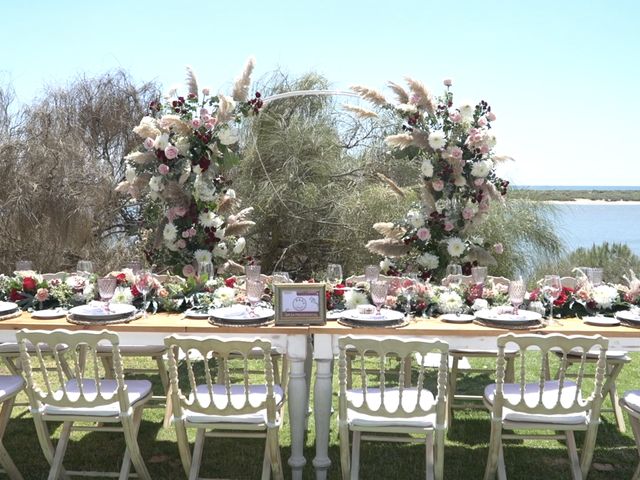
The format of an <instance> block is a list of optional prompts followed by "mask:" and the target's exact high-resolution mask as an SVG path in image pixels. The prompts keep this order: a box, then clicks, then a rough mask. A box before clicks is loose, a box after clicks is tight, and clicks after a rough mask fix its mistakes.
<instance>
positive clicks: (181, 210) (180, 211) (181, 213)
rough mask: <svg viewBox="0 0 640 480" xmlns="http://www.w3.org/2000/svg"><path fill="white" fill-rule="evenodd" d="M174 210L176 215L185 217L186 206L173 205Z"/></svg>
mask: <svg viewBox="0 0 640 480" xmlns="http://www.w3.org/2000/svg"><path fill="white" fill-rule="evenodd" d="M173 210H174V212H176V217H184V214H185V213H187V209H186V208H184V207H173Z"/></svg>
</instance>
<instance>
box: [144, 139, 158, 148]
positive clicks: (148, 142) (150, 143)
mask: <svg viewBox="0 0 640 480" xmlns="http://www.w3.org/2000/svg"><path fill="white" fill-rule="evenodd" d="M154 143H155V140H154V139H153V138H151V137H147V138H145V139H144V142H142V144H143V145H144V148H146V149H147V150H153V144H154Z"/></svg>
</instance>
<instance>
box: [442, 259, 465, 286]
mask: <svg viewBox="0 0 640 480" xmlns="http://www.w3.org/2000/svg"><path fill="white" fill-rule="evenodd" d="M446 278H447V281H448V282H449V285H450V286H458V285H460V282H461V281H462V266H460V265H458V264H457V263H450V264H449V265H447V276H446Z"/></svg>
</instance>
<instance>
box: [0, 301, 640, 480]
mask: <svg viewBox="0 0 640 480" xmlns="http://www.w3.org/2000/svg"><path fill="white" fill-rule="evenodd" d="M559 322H560V323H559V324H558V325H553V326H548V327H546V328H544V329H540V330H535V331H533V332H535V333H537V334H540V335H546V334H549V333H554V332H557V333H564V334H566V335H578V334H582V335H594V334H602V335H605V336H606V337H607V338H609V341H610V348H611V349H620V350H630V351H640V329H635V328H629V327H623V326H617V327H595V326H590V325H587V324H584V323H583V322H582V321H580V320H578V319H563V320H560V321H559ZM22 328H28V329H45V330H53V329H56V328H65V329H68V330H88V329H91V330H101V329H105V328H106V329H108V330H111V331H114V332H117V333H118V335H119V336H120V343H121V344H122V345H161V344H163V342H164V337H165V336H167V335H170V334H174V333H175V334H185V335H194V336H204V335H224V336H234V337H237V336H251V337H256V336H260V337H263V338H268V339H269V340H271V342H272V344H273V345H274V346H275V347H276V348H278V349H279V350H281V351H282V352H283V353H285V354H286V355H287V357H288V359H289V363H290V371H289V372H290V373H289V375H290V377H289V378H290V380H289V389H288V392H287V393H288V412H289V422H290V429H291V457H290V458H289V460H288V463H289V466H290V467H291V469H292V478H293V479H294V480H299V479H301V478H302V471H303V469H304V466H305V464H306V460H305V458H304V455H303V447H304V431H305V423H306V415H307V412H308V409H307V407H308V404H307V394H308V386H307V385H308V383H307V382H308V378H307V376H308V371H309V369H308V368H306V367H305V365H308V364H309V363H308V360H310V359H311V358H313V361H314V362H315V364H316V379H315V384H314V407H313V411H314V420H315V426H316V456H315V458H314V460H313V466H314V468H315V471H316V478H318V479H325V478H326V477H327V471H328V469H329V467H330V466H331V461H330V460H329V455H328V451H329V428H330V419H331V402H332V376H333V371H332V369H333V361H332V360H333V359H334V357H335V355H337V353H338V349H337V339H338V337H340V336H341V335H347V334H351V335H366V336H385V337H389V336H393V337H396V336H397V337H404V338H407V337H423V338H424V337H428V338H439V339H441V340H444V341H446V342H448V343H449V345H450V347H451V348H456V349H491V348H495V339H496V337H498V336H499V335H501V334H503V333H506V332H507V331H508V330H504V329H500V328H489V327H485V326H481V325H476V324H451V323H443V322H440V321H439V320H437V319H433V318H431V319H419V320H416V321H413V322H411V323H410V324H409V325H407V326H406V327H403V328H398V329H388V328H379V327H378V328H376V327H370V328H357V329H355V328H350V327H346V326H342V325H340V324H338V323H337V322H335V321H329V322H327V324H326V325H323V326H311V327H303V326H286V327H283V326H264V327H235V326H233V327H232V326H229V327H219V326H214V325H210V324H209V323H208V322H207V321H206V320H197V319H186V318H183V316H182V315H178V314H164V313H161V314H156V315H149V316H147V317H146V318H140V319H138V320H135V321H133V322H131V323H127V324H114V325H108V326H106V327H105V326H100V325H96V326H81V325H74V324H70V323H68V322H67V321H66V320H65V319H64V318H61V319H47V320H43V319H33V318H31V316H30V314H29V313H26V312H25V313H23V314H22V315H21V316H20V317H18V318H14V319H10V320H4V321H2V322H0V342H15V340H16V338H15V332H16V331H17V330H20V329H22ZM516 333H523V332H522V331H516ZM310 336H313V352H310V351H309V349H308V348H307V346H308V338H309V337H310ZM311 355H312V356H311Z"/></svg>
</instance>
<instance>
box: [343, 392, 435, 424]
mask: <svg viewBox="0 0 640 480" xmlns="http://www.w3.org/2000/svg"><path fill="white" fill-rule="evenodd" d="M417 399H418V389H416V388H405V389H404V390H403V392H402V407H403V410H404V412H405V413H403V415H402V416H400V417H390V416H385V415H384V412H381V415H380V416H378V415H372V414H368V413H361V412H359V411H356V410H354V409H353V408H349V407H347V421H348V423H349V424H350V425H353V426H360V427H415V428H434V426H435V424H436V414H435V413H431V414H427V415H424V414H418V415H415V416H411V412H412V411H414V410H415V406H416V404H417ZM347 401H348V402H352V403H353V405H354V406H355V407H359V406H361V405H363V402H364V394H363V392H362V390H361V389H349V390H347ZM434 403H435V398H434V396H433V394H432V393H431V392H430V391H429V390H426V389H423V390H422V392H421V394H420V407H421V409H422V410H429V409H430V408H432V407H433V405H434ZM399 404H400V390H399V389H398V388H389V389H385V391H384V407H385V409H386V411H389V412H395V411H396V410H398V407H399ZM367 406H368V407H369V408H370V409H371V410H374V411H375V410H379V409H380V408H381V406H382V394H381V392H380V389H377V388H370V389H367Z"/></svg>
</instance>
